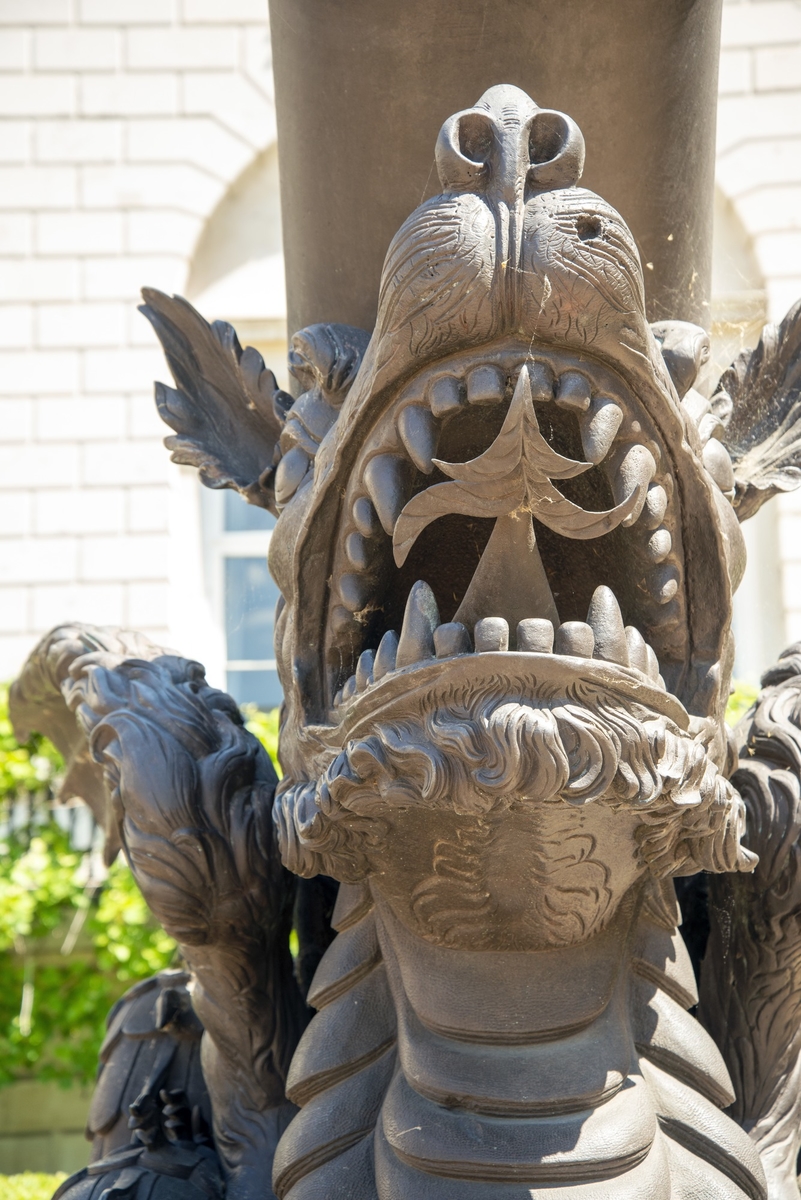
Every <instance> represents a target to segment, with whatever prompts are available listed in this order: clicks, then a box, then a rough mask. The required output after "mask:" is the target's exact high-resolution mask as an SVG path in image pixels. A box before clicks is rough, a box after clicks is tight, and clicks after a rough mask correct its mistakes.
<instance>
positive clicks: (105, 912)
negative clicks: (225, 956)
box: [0, 687, 278, 1200]
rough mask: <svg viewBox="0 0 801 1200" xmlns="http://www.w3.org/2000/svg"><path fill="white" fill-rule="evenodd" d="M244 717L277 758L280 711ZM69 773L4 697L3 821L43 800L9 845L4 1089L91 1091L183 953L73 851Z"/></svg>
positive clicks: (128, 895)
mask: <svg viewBox="0 0 801 1200" xmlns="http://www.w3.org/2000/svg"><path fill="white" fill-rule="evenodd" d="M245 716H246V720H247V724H248V728H249V729H250V730H251V731H252V732H253V733H254V734H255V736H257V737H259V738H260V739H261V740H262V741H263V742H264V743H265V745H266V747H267V749H268V751H269V752H270V753H271V754H272V755H273V757H274V756H275V752H276V742H277V732H278V714H277V711H276V712H275V713H261V712H258V711H257V710H255V709H249V710H248V711H247V712H246V714H245ZM62 766H63V764H62V762H61V759H60V757H59V755H58V753H57V751H56V750H55V747H53V746H52V745H51V744H50V743H49V742H48V741H47V740H46V739H45V738H42V737H40V736H39V735H35V736H34V737H33V738H31V740H30V741H29V742H27V743H25V744H24V745H21V744H19V743H18V742H17V741H16V739H15V737H14V734H13V730H12V729H11V724H10V722H9V720H8V689H7V688H5V687H0V819H2V809H3V808H4V809H5V810H6V812H7V813H8V812H10V808H11V805H12V804H13V803H14V802H15V801H19V800H21V799H22V800H29V799H30V798H31V797H32V798H33V801H32V812H33V821H32V823H28V824H26V825H24V826H23V827H21V828H19V829H16V830H14V829H13V828H11V827H10V825H9V822H6V832H5V834H4V835H0V1086H2V1085H3V1084H8V1083H11V1082H13V1081H14V1080H17V1079H32V1078H35V1079H40V1080H58V1081H59V1082H61V1083H64V1084H65V1085H66V1084H67V1083H73V1082H75V1083H89V1082H91V1081H92V1080H93V1079H94V1076H95V1069H96V1064H97V1052H98V1049H99V1046H100V1043H101V1041H102V1038H103V1034H104V1031H105V1018H106V1014H107V1013H108V1010H109V1009H110V1008H111V1006H112V1005H113V1004H114V1003H115V1001H116V1000H117V999H118V998H119V997H120V996H121V995H122V994H123V992H124V991H126V989H127V988H129V987H130V986H131V984H132V983H134V982H136V980H137V979H142V978H145V977H147V976H148V975H152V974H153V973H154V972H156V971H160V970H163V969H164V968H165V967H167V966H169V965H170V964H172V963H173V962H174V961H175V958H176V954H177V946H176V944H175V942H174V941H173V939H172V938H171V937H169V936H168V935H167V934H166V933H165V931H164V930H163V929H162V928H161V926H159V925H158V924H157V923H156V922H155V921H154V920H153V918H152V917H151V915H150V913H149V910H148V908H147V906H146V904H145V902H144V899H143V898H142V895H141V893H140V892H139V889H138V888H137V886H136V884H135V882H134V879H133V876H132V874H131V872H130V870H129V868H128V866H127V864H126V863H125V861H124V859H123V858H122V857H120V858H119V859H118V860H117V861H116V862H115V863H114V864H113V865H112V867H111V869H110V871H109V872H108V876H107V877H106V878H105V879H104V880H102V881H99V880H97V879H93V878H92V871H93V869H96V861H95V862H93V857H92V856H90V855H87V854H85V853H82V852H81V851H78V850H76V849H74V847H73V846H72V845H71V844H70V839H69V837H68V835H67V833H65V832H64V830H63V829H62V828H61V826H60V824H59V823H58V821H57V820H56V818H55V817H54V816H53V814H52V811H51V800H52V794H53V791H54V790H55V789H56V788H57V784H58V775H59V772H60V771H61V769H62ZM12 824H13V823H12ZM96 858H97V856H96V855H95V856H94V859H95V860H96ZM19 1178H20V1179H21V1178H23V1177H19ZM31 1178H32V1177H31ZM5 1186H7V1185H6V1184H5V1183H4V1184H2V1185H0V1200H3V1197H4V1195H5V1193H4V1192H3V1191H2V1188H3V1187H5ZM9 1186H10V1185H9ZM20 1186H23V1185H22V1184H21V1185H20ZM31 1186H33V1185H31ZM48 1186H49V1184H48ZM51 1192H52V1188H51ZM8 1194H9V1197H10V1196H12V1195H13V1196H15V1197H16V1196H17V1193H16V1192H15V1193H8ZM47 1194H48V1195H50V1194H51V1193H50V1192H48V1193H47ZM31 1195H33V1193H31ZM27 1196H28V1193H25V1192H20V1193H19V1197H20V1200H23V1197H24V1198H25V1200H27Z"/></svg>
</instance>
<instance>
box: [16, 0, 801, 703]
mask: <svg viewBox="0 0 801 1200" xmlns="http://www.w3.org/2000/svg"><path fill="white" fill-rule="evenodd" d="M266 17H267V2H266V0H0V256H2V261H1V262H0V679H2V678H8V677H11V676H12V675H13V674H14V672H15V671H16V670H17V668H18V667H19V665H20V664H21V662H22V660H23V659H24V657H25V655H26V654H27V653H28V651H29V650H30V649H31V647H32V645H33V643H34V641H35V639H36V637H37V636H38V635H39V634H40V633H42V632H43V631H45V630H46V629H47V628H48V627H50V626H51V625H52V624H54V623H55V622H57V621H62V620H69V619H73V618H74V619H80V620H84V621H89V622H95V623H99V624H125V625H130V626H134V627H136V628H139V629H142V630H144V631H145V632H147V633H148V634H150V635H151V636H152V637H154V638H156V639H157V640H162V641H164V642H166V643H167V644H172V645H174V646H176V647H177V648H179V649H181V650H182V651H183V652H184V653H187V654H191V655H195V656H197V657H199V658H201V659H202V661H204V662H205V663H206V665H207V667H208V668H209V673H210V676H211V678H212V679H213V680H214V681H215V682H217V683H220V684H225V681H226V671H227V672H228V684H229V686H230V687H231V690H233V691H234V693H235V694H236V695H237V698H239V699H241V700H247V699H256V700H260V701H261V702H262V703H269V702H270V701H271V700H272V699H273V698H274V696H275V685H274V679H273V677H272V676H271V674H270V668H271V664H270V655H271V650H270V648H269V643H270V628H269V621H268V620H267V619H266V618H265V617H264V613H265V611H267V610H268V609H269V605H270V595H269V591H270V589H269V586H268V584H267V583H266V578H265V569H264V564H263V557H264V551H265V548H266V543H267V539H268V538H269V532H268V530H267V529H266V528H265V527H264V523H263V522H261V521H260V515H259V513H257V512H255V510H249V509H246V508H245V507H244V506H243V505H242V504H241V503H240V502H239V501H238V499H237V498H236V497H235V496H233V495H232V496H231V497H230V500H231V501H232V502H233V503H227V502H226V499H225V497H224V496H223V495H220V494H216V493H209V492H205V491H204V492H203V494H202V495H201V489H200V488H199V487H198V486H197V484H196V482H195V479H194V473H193V472H190V471H188V470H185V469H181V468H178V467H175V466H173V465H171V464H170V463H169V461H168V456H167V454H166V452H165V451H164V449H163V447H162V445H161V439H162V436H163V434H164V432H165V431H164V429H163V427H162V426H161V425H160V422H159V420H158V418H157V416H156V413H155V408H154V405H153V400H152V381H153V379H154V378H161V379H167V378H168V375H167V372H166V367H165V365H164V362H163V359H162V356H161V353H160V350H159V349H158V346H157V344H156V342H155V338H154V336H153V334H152V333H151V331H150V328H149V326H148V324H147V323H146V321H145V320H144V319H143V318H142V317H141V316H139V314H138V313H137V312H136V302H137V294H138V289H139V287H140V286H141V285H142V284H148V285H150V286H154V287H158V288H161V289H162V290H165V291H177V292H181V293H183V294H184V295H186V296H187V297H188V298H189V299H191V300H192V301H193V302H194V303H195V304H196V305H197V307H198V308H200V309H201V311H202V312H203V313H204V315H205V316H206V317H208V318H209V319H213V318H218V317H221V318H226V319H229V320H231V321H232V322H233V323H234V324H235V325H236V327H237V329H238V330H239V332H240V336H241V337H242V340H243V341H247V342H250V343H252V344H256V345H257V346H258V347H259V348H260V349H261V350H262V352H263V353H264V355H265V358H266V359H267V361H268V363H270V365H272V366H273V367H274V369H275V368H276V367H279V366H280V364H281V363H282V361H283V356H284V349H283V344H284V340H285V336H286V329H285V310H284V297H283V280H282V271H283V264H282V258H281V253H280V241H281V239H280V218H279V209H278V194H277V160H276V155H275V145H274V143H275V120H274V108H273V98H272V77H271V63H270V43H269V33H268V30H267V21H266ZM720 93H721V100H720V116H719V156H718V197H717V225H716V255H715V266H716V270H715V299H714V304H713V320H714V332H715V335H716V355H717V357H718V359H719V361H720V362H722V361H723V359H724V358H725V357H726V353H727V352H729V351H732V350H736V349H738V348H739V346H740V345H741V344H749V342H753V341H754V340H755V335H756V334H757V333H758V329H759V327H760V324H761V322H762V320H763V319H764V318H765V317H769V318H770V319H778V318H780V317H781V316H782V315H783V314H784V312H785V310H786V309H787V307H788V306H789V304H790V303H791V302H792V301H793V300H794V299H795V298H797V297H798V296H801V2H799V0H730V2H728V3H726V5H725V7H724V32H723V51H722V59H721V77H720ZM773 509H774V510H775V511H772V510H771V509H769V510H766V511H765V512H764V513H763V515H761V516H760V517H759V518H758V519H757V520H756V521H755V522H753V523H752V525H751V528H750V532H749V541H750V542H751V544H752V563H751V567H750V569H749V572H748V576H747V579H746V583H745V585H744V587H743V590H742V592H741V601H740V603H739V608H738V631H739V633H740V641H741V651H740V659H739V662H738V670H739V671H740V673H741V674H744V675H750V676H756V675H757V674H758V672H759V669H760V668H761V667H762V666H764V665H767V663H768V661H769V659H770V657H771V655H773V654H774V653H775V652H776V651H777V650H778V649H779V648H780V646H781V645H782V644H783V643H784V642H786V641H788V640H790V639H794V638H801V496H798V497H789V498H783V499H782V501H781V502H780V504H779V505H778V506H773Z"/></svg>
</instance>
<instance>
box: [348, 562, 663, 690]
mask: <svg viewBox="0 0 801 1200" xmlns="http://www.w3.org/2000/svg"><path fill="white" fill-rule="evenodd" d="M515 648H516V649H517V650H518V651H523V652H525V653H529V654H563V655H568V656H572V657H576V658H596V659H601V660H603V661H605V662H611V663H616V664H618V665H619V666H622V667H631V668H634V669H635V670H637V671H639V672H640V674H642V675H643V676H644V677H645V678H646V679H648V680H649V681H650V682H651V683H654V684H656V685H657V686H658V687H660V688H662V689H664V687H665V683H664V680H663V679H662V676H661V675H660V674H659V662H658V660H657V657H656V654H655V653H654V651H653V648H652V647H651V646H649V645H648V643H647V642H646V641H645V640H644V638H643V636H642V634H641V633H640V632H639V630H637V629H635V628H634V626H633V625H625V626H624V624H623V616H622V614H621V611H620V605H619V604H618V602H617V599H616V597H615V594H614V592H612V590H611V588H608V587H604V586H603V585H602V586H601V587H598V588H596V589H595V592H594V594H593V597H592V600H591V601H590V607H589V611H588V613H587V620H586V621H566V622H564V624H562V625H559V626H558V627H557V628H556V629H554V627H553V625H552V624H551V622H550V621H547V620H545V619H544V618H539V617H532V618H530V619H528V620H525V621H521V622H520V623H519V624H518V626H517V631H516V646H515ZM473 649H475V652H476V654H484V653H487V652H490V651H499V650H500V651H504V650H508V649H509V625H508V623H507V622H506V621H505V620H504V619H503V617H484V618H482V620H480V621H477V622H476V625H475V627H474V630H473V642H472V645H471V639H470V634H469V632H468V630H467V628H466V627H465V626H464V625H462V624H461V623H460V622H459V621H449V622H448V623H447V624H444V625H441V624H440V622H439V610H438V609H437V602H436V600H435V599H434V593H433V592H432V591H431V588H430V587H429V586H428V584H427V583H424V582H423V581H422V580H418V581H417V583H416V584H415V585H414V587H413V588H412V590H411V592H410V593H409V598H408V600H407V602H406V611H405V613H404V616H403V626H402V628H401V633H400V637H398V635H397V633H395V631H394V630H391V629H390V630H388V631H387V632H386V633H385V634H384V636H383V638H382V639H381V642H380V645H379V647H378V650H376V651H373V650H364V651H363V652H362V654H361V655H360V656H359V661H358V663H357V666H356V672H355V674H354V675H351V677H350V679H348V681H347V683H345V685H344V686H343V687H341V688H340V689H339V691H338V692H337V694H336V696H335V698H334V706H335V707H339V706H340V705H342V704H346V703H347V702H348V701H349V700H351V699H352V698H353V697H354V696H355V695H356V694H357V693H359V692H363V691H364V690H365V689H366V688H368V687H370V685H371V684H373V683H378V681H379V680H381V679H383V678H384V677H385V676H386V675H389V674H390V673H391V672H393V671H398V670H401V669H402V668H403V667H412V666H415V665H416V664H418V663H423V662H426V661H427V660H429V659H433V658H452V657H453V656H454V655H459V654H470V653H471V651H472V650H473Z"/></svg>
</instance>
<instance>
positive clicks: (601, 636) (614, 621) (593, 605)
mask: <svg viewBox="0 0 801 1200" xmlns="http://www.w3.org/2000/svg"><path fill="white" fill-rule="evenodd" d="M587 624H588V625H589V626H590V628H591V629H592V631H593V634H594V635H595V650H594V652H593V657H594V658H602V659H604V660H605V661H606V662H613V663H619V664H620V665H621V666H622V667H627V666H628V665H629V650H628V645H627V644H626V631H625V628H624V625H623V617H622V615H621V612H620V605H619V604H618V602H617V598H616V596H615V593H614V592H613V591H612V589H611V588H608V587H605V586H604V585H603V584H601V586H600V587H597V588H596V589H595V591H594V592H593V595H592V600H591V601H590V608H589V612H588V613H587Z"/></svg>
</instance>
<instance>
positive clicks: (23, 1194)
mask: <svg viewBox="0 0 801 1200" xmlns="http://www.w3.org/2000/svg"><path fill="white" fill-rule="evenodd" d="M66 1178H67V1176H66V1175H64V1174H63V1173H61V1174H58V1175H42V1174H40V1173H39V1172H38V1171H23V1172H22V1174H21V1175H0V1200H50V1197H51V1196H52V1195H53V1192H54V1191H55V1190H56V1188H57V1187H58V1186H59V1185H60V1184H62V1183H63V1182H64V1180H65V1179H66Z"/></svg>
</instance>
